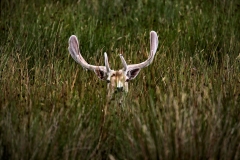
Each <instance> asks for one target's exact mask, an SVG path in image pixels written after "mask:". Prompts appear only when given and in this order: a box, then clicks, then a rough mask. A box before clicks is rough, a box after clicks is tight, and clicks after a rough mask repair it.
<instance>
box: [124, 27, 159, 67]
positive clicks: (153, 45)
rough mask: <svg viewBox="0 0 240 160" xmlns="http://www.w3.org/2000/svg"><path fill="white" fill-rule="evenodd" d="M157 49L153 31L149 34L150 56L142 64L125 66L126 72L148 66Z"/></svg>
mask: <svg viewBox="0 0 240 160" xmlns="http://www.w3.org/2000/svg"><path fill="white" fill-rule="evenodd" d="M157 48H158V36H157V33H156V32H155V31H151V32H150V55H149V56H148V59H147V60H146V61H144V62H142V63H138V64H131V65H127V70H134V69H141V68H144V67H147V66H148V65H150V64H151V63H152V61H153V59H154V56H155V53H156V51H157Z"/></svg>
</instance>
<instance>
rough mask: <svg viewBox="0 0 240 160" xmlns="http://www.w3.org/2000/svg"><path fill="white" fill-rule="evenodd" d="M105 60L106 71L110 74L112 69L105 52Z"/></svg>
mask: <svg viewBox="0 0 240 160" xmlns="http://www.w3.org/2000/svg"><path fill="white" fill-rule="evenodd" d="M104 60H105V66H106V70H107V72H110V70H111V69H110V67H109V63H108V56H107V53H106V52H104Z"/></svg>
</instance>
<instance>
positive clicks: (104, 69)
mask: <svg viewBox="0 0 240 160" xmlns="http://www.w3.org/2000/svg"><path fill="white" fill-rule="evenodd" d="M157 47H158V36H157V33H156V32H154V31H151V32H150V55H149V56H148V59H147V60H146V61H144V62H142V63H139V64H130V65H127V63H126V61H125V59H124V57H123V56H122V55H121V54H120V59H121V61H122V65H123V68H122V69H120V70H117V71H115V70H111V69H110V66H109V63H108V56H107V53H104V60H105V66H95V65H91V64H88V63H87V62H86V61H85V59H84V58H83V57H82V55H81V53H80V50H79V44H78V39H77V37H76V36H75V35H72V36H71V37H70V38H69V48H68V50H69V52H70V54H71V56H72V58H73V59H74V60H75V61H76V62H77V63H79V64H80V65H81V66H82V67H83V68H86V69H89V70H92V71H94V72H95V73H96V75H97V76H98V77H99V78H100V79H102V80H105V81H107V83H108V85H107V86H108V95H112V94H113V93H115V92H119V91H120V92H128V82H129V81H130V80H132V79H134V78H136V76H137V75H138V73H139V72H140V70H141V69H142V68H144V67H147V66H148V65H150V64H151V63H152V61H153V59H154V56H155V53H156V51H157Z"/></svg>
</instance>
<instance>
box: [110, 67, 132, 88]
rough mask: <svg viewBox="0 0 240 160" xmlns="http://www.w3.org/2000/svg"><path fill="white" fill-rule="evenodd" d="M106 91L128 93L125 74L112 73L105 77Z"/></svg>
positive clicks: (120, 71)
mask: <svg viewBox="0 0 240 160" xmlns="http://www.w3.org/2000/svg"><path fill="white" fill-rule="evenodd" d="M107 83H108V90H111V92H116V91H120V92H121V91H125V92H128V82H127V78H126V75H125V72H123V71H122V70H119V71H113V72H111V73H110V74H109V75H108V77H107Z"/></svg>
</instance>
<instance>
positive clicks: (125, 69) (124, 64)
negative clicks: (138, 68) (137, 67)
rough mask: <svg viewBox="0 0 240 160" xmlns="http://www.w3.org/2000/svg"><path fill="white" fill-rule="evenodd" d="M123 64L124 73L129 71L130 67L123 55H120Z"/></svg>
mask: <svg viewBox="0 0 240 160" xmlns="http://www.w3.org/2000/svg"><path fill="white" fill-rule="evenodd" d="M119 56H120V58H121V61H122V64H123V71H127V68H128V65H127V62H126V61H125V59H124V57H123V55H122V54H120V55H119Z"/></svg>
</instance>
